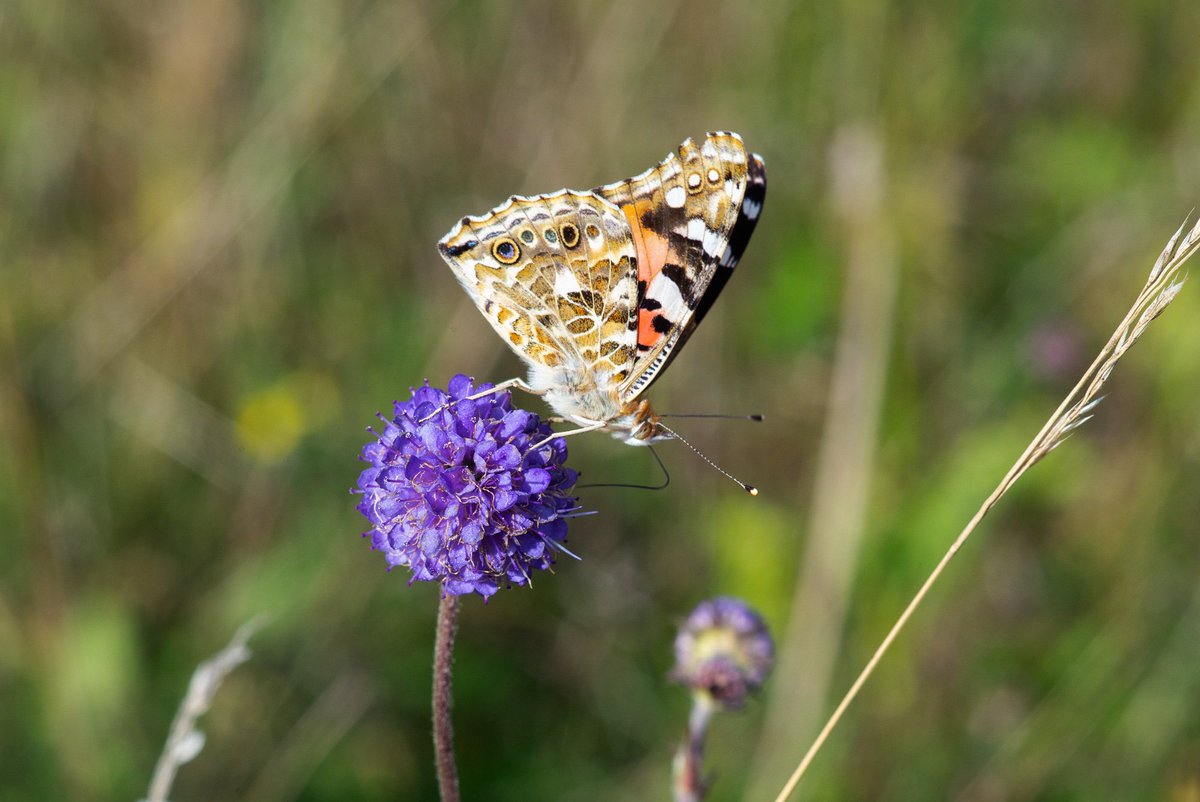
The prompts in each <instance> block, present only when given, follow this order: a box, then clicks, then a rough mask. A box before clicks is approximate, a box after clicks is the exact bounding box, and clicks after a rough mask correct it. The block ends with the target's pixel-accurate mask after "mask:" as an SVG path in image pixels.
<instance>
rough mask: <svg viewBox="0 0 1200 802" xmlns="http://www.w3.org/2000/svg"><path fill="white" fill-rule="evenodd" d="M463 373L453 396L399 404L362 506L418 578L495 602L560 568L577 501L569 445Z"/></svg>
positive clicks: (393, 559)
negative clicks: (499, 594)
mask: <svg viewBox="0 0 1200 802" xmlns="http://www.w3.org/2000/svg"><path fill="white" fill-rule="evenodd" d="M491 387H492V385H490V384H481V385H479V386H478V387H474V386H473V385H472V383H471V380H470V379H469V378H467V377H466V376H463V375H461V374H460V375H458V376H455V377H454V378H453V379H451V380H450V385H449V392H444V391H442V390H439V389H437V388H435V387H430V386H429V382H426V383H425V385H424V386H423V387H419V388H417V389H416V390H414V391H413V395H412V400H410V401H404V402H401V401H397V402H395V415H394V416H393V417H392V419H391V420H387V419H385V418H384V417H383V416H382V415H380V416H379V419H380V420H381V421H383V422H384V423H385V424H386V425H385V426H384V429H383V431H382V432H375V431H374V430H373V429H372V430H370V431H371V433H372V434H374V435H376V438H377V439H376V440H374V441H372V442H370V443H367V445H366V446H364V447H363V450H362V456H361V457H360V458H361V459H362V461H363V462H366V463H369V465H370V467H368V468H367V469H366V470H364V471H363V472H362V474H361V475H360V476H359V477H358V487H357V489H356V492H358V493H361V494H362V500H361V501H360V502H359V504H358V510H359V512H361V513H362V514H363V515H365V516H366V517H367V520H369V521H370V522H371V527H372V528H371V530H370V531H368V532H364V533H363V536H364V537H365V536H366V535H370V536H371V545H372V547H373V548H375V549H379V550H380V551H382V552H383V553H384V556H385V557H386V558H387V561H388V566H389V569H390V567H391V566H396V565H405V566H408V567H409V568H411V569H412V579H411V580H410V583H411V582H412V581H415V580H421V581H425V582H440V583H441V584H442V588H443V592H444V593H447V594H451V595H455V596H459V595H463V594H466V593H478V594H479V595H480V596H483V597H484V598H485V599H486V598H487V597H489V596H491V595H492V594H493V593H495V592H496V591H497V590H499V589H500V588H501V587H503V586H506V585H525V584H527V583H528V582H529V581H530V574H531V573H532V572H533V571H534V570H545V569H547V568H549V567H550V566H551V565H553V563H554V559H553V554H554V551H555V550H558V549H561V546H560V544H561V543H562V542H563V540H565V539H566V535H567V521H566V518H567V517H569V514H570V513H572V512H574V511H575V510H576V509H578V508H577V506H576V503H575V502H576V501H577V499H576V498H575V497H573V496H571V495H568V494H569V491H570V490H571V488H572V487H573V486H574V485H575V480H576V478H577V475H576V473H575V471H573V470H571V469H570V468H566V467H564V466H563V461H564V460H565V459H566V457H567V447H566V444H565V443H564V442H563V440H562V438H557V439H554V440H550V441H548V442H546V439H547V438H549V437H551V436H553V432H552V431H551V430H550V426H549V424H547V423H544V422H542V421H541V420H540V419H539V418H538V416H537V415H535V414H533V413H532V412H526V411H525V410H522V409H514V408H513V406H512V402H511V399H510V397H509V393H508V392H502V393H493V394H490V395H485V396H483V397H481V398H477V399H474V400H469V399H468V398H467V397H468V396H470V395H472V394H474V393H476V392H478V391H480V390H487V389H490V388H491Z"/></svg>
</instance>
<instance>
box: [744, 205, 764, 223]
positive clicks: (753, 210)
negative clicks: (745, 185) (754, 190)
mask: <svg viewBox="0 0 1200 802" xmlns="http://www.w3.org/2000/svg"><path fill="white" fill-rule="evenodd" d="M761 211H762V204H761V203H757V202H755V201H752V200H748V201H745V202H744V203H742V212H743V213H744V214H745V215H746V217H747V219H750V220H757V219H758V214H759V212H761Z"/></svg>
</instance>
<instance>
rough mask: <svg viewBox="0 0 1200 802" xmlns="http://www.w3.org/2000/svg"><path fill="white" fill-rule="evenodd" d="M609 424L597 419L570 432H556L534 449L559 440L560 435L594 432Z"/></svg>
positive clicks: (569, 435) (568, 435)
mask: <svg viewBox="0 0 1200 802" xmlns="http://www.w3.org/2000/svg"><path fill="white" fill-rule="evenodd" d="M607 425H608V424H607V423H605V422H604V421H596V422H595V423H591V424H588V425H587V426H581V427H579V428H578V429H572V430H571V431H569V432H555V433H554V434H552V435H550V436H549V437H547V438H546V439H545V440H542V441H541V442H540V443H538V444H537V445H535V446H534V447H533V450H535V451H536V450H537V449H539V448H541V447H542V446H544V445H546V443H549V442H550V441H551V440H557V439H558V438H560V437H571V436H572V435H576V434H583V433H584V432H594V431H596V430H597V429H603V428H604V427H605V426H607Z"/></svg>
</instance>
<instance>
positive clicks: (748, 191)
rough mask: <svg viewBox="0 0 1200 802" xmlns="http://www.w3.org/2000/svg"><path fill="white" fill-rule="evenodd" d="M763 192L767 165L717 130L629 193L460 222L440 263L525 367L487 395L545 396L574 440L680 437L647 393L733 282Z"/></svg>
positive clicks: (580, 194)
mask: <svg viewBox="0 0 1200 802" xmlns="http://www.w3.org/2000/svg"><path fill="white" fill-rule="evenodd" d="M766 189H767V180H766V170H765V168H764V166H763V160H762V158H761V157H760V156H758V155H757V154H754V153H750V152H748V151H747V150H746V147H745V145H744V144H743V143H742V138H741V137H740V136H738V135H737V134H735V133H731V132H728V131H717V132H713V133H709V134H708V136H707V137H706V138H705V139H704V142H703V143H701V144H699V145H697V144H696V143H695V142H694V141H693V140H692V139H691V138H688V139H685V140H684V141H683V143H682V144H681V145H680V146H679V147H678V148H677V149H676V150H675V152H672V153H670V154H668V155H667V157H666V158H665V159H663V160H662V161H661V162H660V163H659V164H657V165H656V166H654V167H651V168H650V169H649V170H647V171H645V172H644V173H642V174H640V175H636V176H634V177H632V178H628V179H626V180H624V181H617V182H616V183H612V184H605V185H603V186H599V187H596V188H595V189H592V190H589V191H577V190H571V189H562V190H559V191H557V192H552V193H550V194H547V195H535V196H532V197H526V196H523V195H514V196H513V197H511V198H509V199H508V200H507V201H505V202H504V203H502V204H501V205H499V206H497V207H496V208H494V209H492V210H491V211H490V212H487V213H486V214H483V215H479V216H476V217H473V216H468V217H464V218H462V220H460V221H459V222H458V224H456V225H455V226H454V227H453V228H452V229H450V231H449V233H447V234H446V236H444V237H443V238H442V239H441V240H440V241H439V242H438V250H439V252H440V253H441V255H442V258H444V259H445V260H446V262H447V264H449V265H450V269H451V270H453V271H454V275H455V277H457V279H458V281H459V283H461V284H462V286H463V288H464V289H465V290H466V291H467V294H468V295H470V296H471V299H472V300H473V301H474V302H475V305H476V306H477V307H478V308H479V311H480V312H482V313H483V316H484V317H485V318H487V320H488V322H489V323H490V324H491V325H492V328H494V329H495V330H496V333H497V334H499V335H500V337H501V339H503V340H504V342H505V343H507V344H508V346H509V347H510V348H512V350H513V351H514V352H515V353H516V354H517V356H519V357H520V358H521V359H522V360H524V361H525V363H526V364H527V365H528V368H529V377H528V380H522V379H519V378H514V379H510V380H508V381H506V382H501V383H500V384H498V385H496V386H495V387H494V388H493V389H492V390H489V391H486V392H494V391H496V390H500V389H504V388H507V387H517V388H520V389H522V390H524V391H526V392H529V393H533V394H535V395H539V396H542V397H543V399H544V400H545V401H546V403H547V404H548V405H549V406H550V407H551V408H552V409H553V410H554V411H555V412H557V413H558V414H559V415H561V416H562V417H563V418H564V419H566V420H568V421H570V422H572V423H574V424H576V425H577V426H578V427H579V428H577V429H574V430H571V431H568V432H562V433H559V434H558V435H556V436H559V437H562V436H566V435H570V434H578V433H580V432H586V431H594V430H598V429H602V430H605V431H609V432H611V433H612V434H613V436H615V437H617V438H619V439H623V440H624V441H625V442H626V443H629V444H631V445H648V444H650V443H651V442H653V441H655V440H661V439H667V438H672V437H677V435H675V434H674V432H671V431H670V430H669V429H667V428H666V427H665V426H664V425H663V424H662V423H661V422H660V420H659V416H658V415H657V414H656V413H655V412H654V411H653V409H652V408H651V407H650V402H649V401H647V400H646V399H644V398H642V394H643V393H644V392H645V391H646V390H647V389H648V388H649V387H650V385H651V384H653V382H654V380H655V379H656V378H657V377H658V376H659V375H661V374H662V372H663V370H665V369H666V367H667V365H669V364H670V362H671V360H672V359H674V358H675V355H676V354H678V353H679V350H680V349H681V348H682V347H683V344H684V343H685V342H687V339H688V337H690V336H691V335H692V332H693V331H695V330H696V326H697V325H698V324H699V323H700V321H701V320H702V319H703V318H704V316H705V315H706V314H707V313H708V310H709V309H710V308H712V305H713V302H714V301H715V300H716V298H717V295H719V294H720V292H721V290H722V288H724V286H725V282H727V281H728V280H729V277H730V276H732V275H733V271H734V268H735V267H737V263H738V260H739V259H740V258H741V256H742V253H743V252H744V251H745V249H746V243H747V242H748V241H749V240H750V235H751V233H752V232H753V231H754V226H755V224H756V223H757V222H758V217H759V215H760V214H761V213H762V206H763V200H764V198H765V196H766Z"/></svg>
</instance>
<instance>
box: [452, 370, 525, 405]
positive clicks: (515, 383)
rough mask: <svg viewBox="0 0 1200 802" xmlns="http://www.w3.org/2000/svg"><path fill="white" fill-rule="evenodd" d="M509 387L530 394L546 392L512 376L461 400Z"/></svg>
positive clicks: (480, 396)
mask: <svg viewBox="0 0 1200 802" xmlns="http://www.w3.org/2000/svg"><path fill="white" fill-rule="evenodd" d="M509 387H515V388H517V389H518V390H520V391H521V392H525V393H529V394H530V395H545V394H546V391H545V390H536V389H534V388H533V387H530V386H529V385H528V384H526V383H525V380H524V379H521V378H518V377H516V376H514V377H513V378H511V379H506V380H505V381H502V382H500V383H499V384H497V385H496V386H495V387H492V388H490V389H488V390H480V391H479V392H478V393H475V394H474V395H469V396H467V397H466V398H464V399H463V400H464V401H474V400H475V399H476V398H483V397H484V396H487V395H491V394H492V393H501V392H504V391H505V390H507V389H508V388H509Z"/></svg>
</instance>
